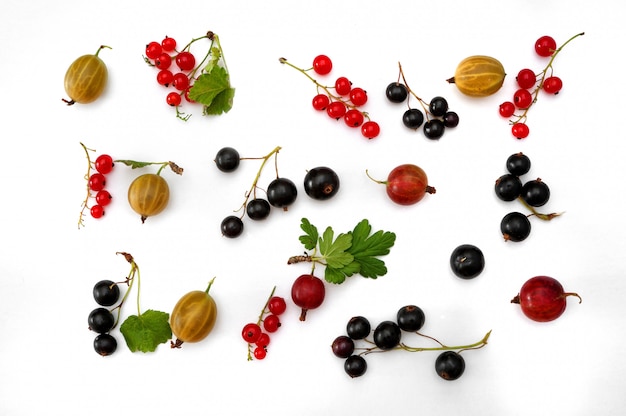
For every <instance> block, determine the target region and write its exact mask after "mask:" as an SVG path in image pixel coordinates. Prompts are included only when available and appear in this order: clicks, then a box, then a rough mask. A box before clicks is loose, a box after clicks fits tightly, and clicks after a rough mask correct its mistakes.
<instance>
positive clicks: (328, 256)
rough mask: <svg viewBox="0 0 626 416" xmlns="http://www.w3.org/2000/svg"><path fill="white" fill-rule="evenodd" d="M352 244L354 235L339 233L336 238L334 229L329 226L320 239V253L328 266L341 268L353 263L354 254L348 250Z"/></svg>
mask: <svg viewBox="0 0 626 416" xmlns="http://www.w3.org/2000/svg"><path fill="white" fill-rule="evenodd" d="M351 245H352V235H350V234H339V235H338V236H337V238H336V239H335V238H334V232H333V229H332V228H331V227H327V228H326V230H325V231H324V234H323V235H322V237H321V238H320V239H319V247H320V254H321V255H322V257H323V258H324V260H325V262H326V267H330V268H333V269H340V268H342V267H344V266H345V265H347V264H350V263H352V260H353V256H352V254H350V253H348V252H347V251H346V250H348V249H349V248H350V246H351Z"/></svg>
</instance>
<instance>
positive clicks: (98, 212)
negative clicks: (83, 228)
mask: <svg viewBox="0 0 626 416" xmlns="http://www.w3.org/2000/svg"><path fill="white" fill-rule="evenodd" d="M89 213H90V214H91V216H92V217H93V218H102V217H103V216H104V207H103V206H102V205H97V204H96V205H94V206H92V207H91V209H90V210H89Z"/></svg>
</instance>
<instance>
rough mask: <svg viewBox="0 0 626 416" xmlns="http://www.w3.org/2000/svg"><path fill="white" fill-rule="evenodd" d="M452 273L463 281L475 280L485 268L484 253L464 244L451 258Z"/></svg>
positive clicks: (453, 252) (455, 250)
mask: <svg viewBox="0 0 626 416" xmlns="http://www.w3.org/2000/svg"><path fill="white" fill-rule="evenodd" d="M450 267H451V268H452V272H454V274H455V275H456V276H457V277H460V278H461V279H473V278H475V277H476V276H478V275H479V274H480V273H481V272H482V271H483V269H484V268H485V256H484V255H483V252H482V251H481V250H480V249H479V248H478V247H476V246H474V245H472V244H462V245H460V246H458V247H457V248H455V249H454V250H453V251H452V255H451V256H450Z"/></svg>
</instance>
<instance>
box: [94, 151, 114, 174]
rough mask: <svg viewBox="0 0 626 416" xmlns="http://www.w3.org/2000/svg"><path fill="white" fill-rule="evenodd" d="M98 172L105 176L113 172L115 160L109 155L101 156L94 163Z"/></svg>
mask: <svg viewBox="0 0 626 416" xmlns="http://www.w3.org/2000/svg"><path fill="white" fill-rule="evenodd" d="M94 165H95V167H96V170H97V171H98V172H100V173H101V174H103V175H106V174H107V173H109V172H111V171H112V170H113V158H112V157H111V156H109V155H100V156H98V157H97V158H96V162H95V163H94Z"/></svg>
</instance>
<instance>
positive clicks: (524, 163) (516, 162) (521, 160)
mask: <svg viewBox="0 0 626 416" xmlns="http://www.w3.org/2000/svg"><path fill="white" fill-rule="evenodd" d="M506 169H507V170H508V171H509V173H510V174H512V175H515V176H522V175H525V174H526V173H528V171H529V170H530V158H529V157H528V156H526V155H525V154H523V153H522V152H519V153H515V154H512V155H511V156H509V157H508V158H507V160H506Z"/></svg>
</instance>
